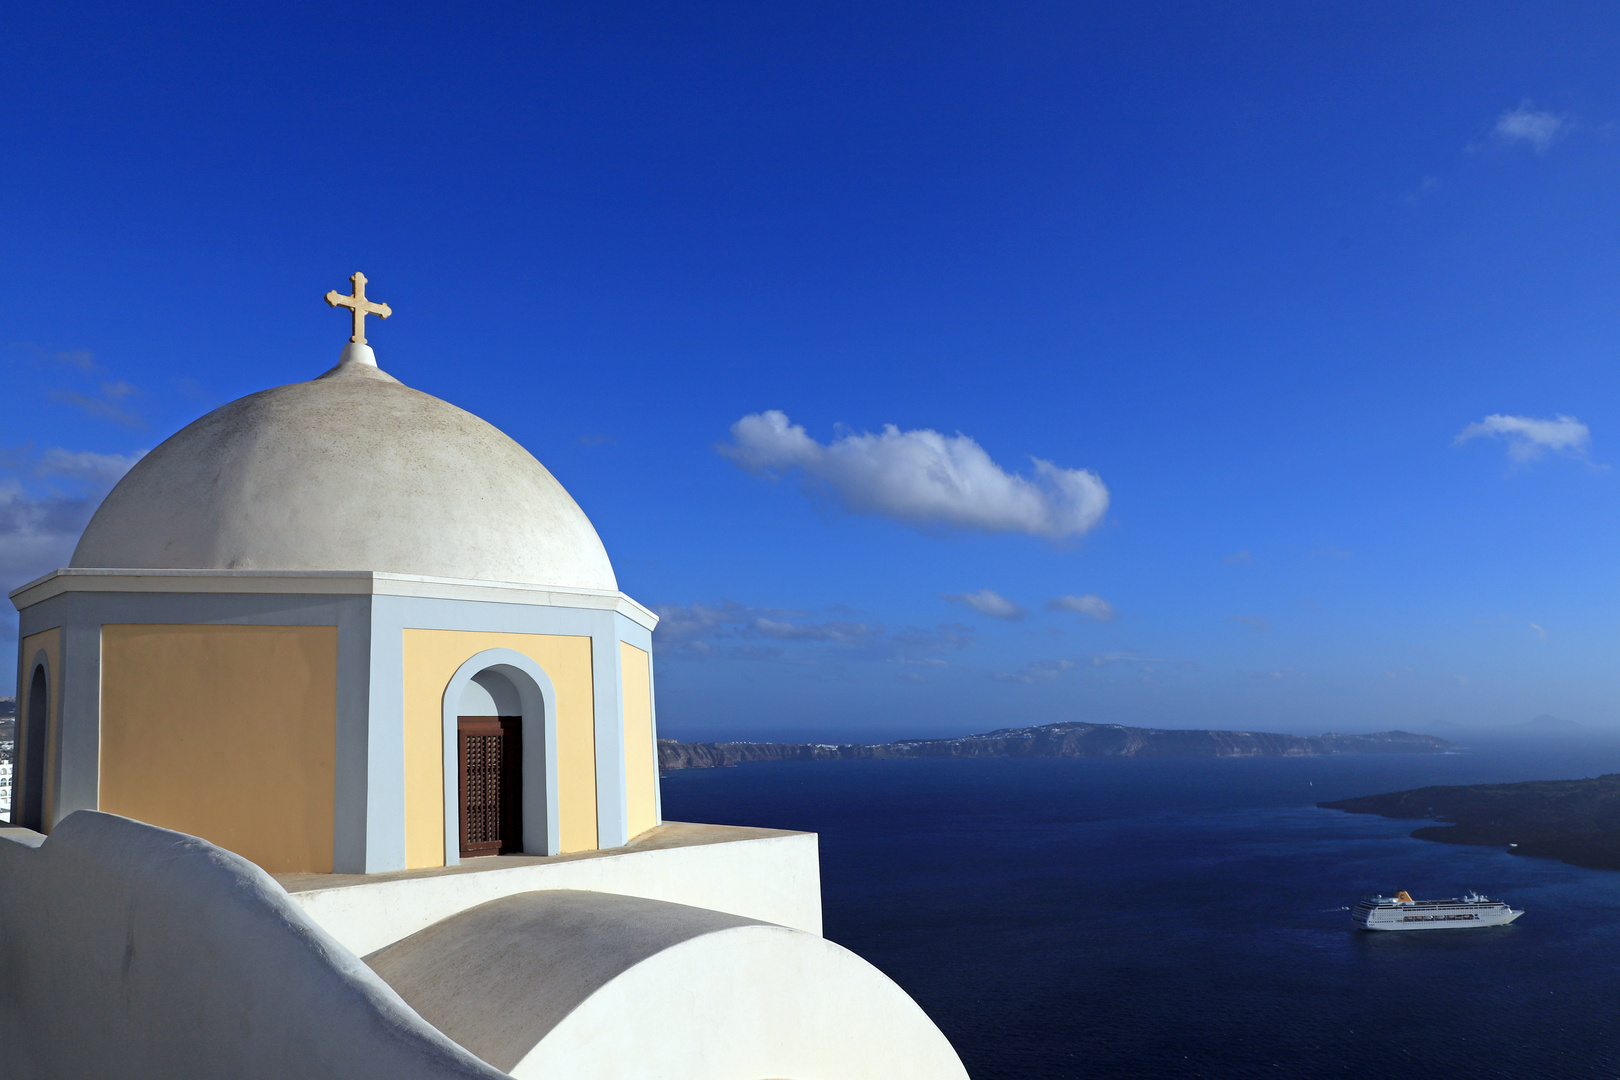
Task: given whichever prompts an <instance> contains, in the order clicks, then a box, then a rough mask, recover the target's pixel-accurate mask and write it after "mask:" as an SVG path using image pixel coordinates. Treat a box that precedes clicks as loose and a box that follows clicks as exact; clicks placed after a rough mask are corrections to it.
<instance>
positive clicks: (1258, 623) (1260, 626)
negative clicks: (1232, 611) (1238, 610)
mask: <svg viewBox="0 0 1620 1080" xmlns="http://www.w3.org/2000/svg"><path fill="white" fill-rule="evenodd" d="M1227 621H1228V622H1235V623H1241V624H1243V625H1244V626H1247V627H1248V628H1249V629H1250V630H1253V631H1254V632H1255V633H1257V634H1263V633H1265V632H1266V631H1268V630H1270V629H1271V624H1270V623H1268V622H1266V617H1265V616H1264V615H1233V616H1231V617H1230V618H1229V619H1228V620H1227Z"/></svg>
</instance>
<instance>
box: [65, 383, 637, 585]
mask: <svg viewBox="0 0 1620 1080" xmlns="http://www.w3.org/2000/svg"><path fill="white" fill-rule="evenodd" d="M71 565H72V566H74V567H105V568H144V569H226V570H255V569H256V570H375V571H381V572H386V573H396V574H418V575H425V576H431V577H445V578H465V579H475V580H485V581H510V582H521V583H526V584H538V585H556V586H565V587H572V588H584V589H607V590H614V589H617V587H618V585H617V582H616V581H615V579H614V575H613V567H612V564H611V563H610V562H609V561H608V557H607V552H606V550H605V549H604V548H603V547H602V542H601V540H600V538H598V536H597V534H596V530H595V529H594V528H593V527H592V526H591V523H590V521H589V519H587V518H586V516H585V514H584V512H583V511H582V510H581V509H580V508H579V505H578V504H577V503H575V502H574V500H573V498H572V497H571V496H570V495H569V494H568V492H567V491H565V490H564V489H563V487H562V485H561V484H559V483H558V482H557V480H556V479H555V478H554V477H553V476H552V475H551V474H550V473H549V472H547V471H546V469H545V467H544V466H542V465H541V464H540V463H539V462H538V461H536V460H535V459H534V457H533V456H532V455H531V454H530V453H529V452H528V451H527V450H525V449H524V448H523V447H521V446H519V445H518V444H517V443H516V442H514V441H513V440H512V439H510V438H508V437H507V436H506V435H505V434H503V433H502V432H501V431H499V430H497V429H496V428H495V427H493V426H492V425H490V424H488V423H486V422H485V421H483V420H480V419H479V418H478V417H476V416H474V415H472V414H471V413H469V412H466V411H464V410H462V409H458V408H456V407H455V406H454V405H451V404H449V403H447V402H444V401H441V400H439V399H438V398H435V397H432V396H431V395H428V394H424V393H422V392H420V391H417V390H412V389H411V388H410V387H407V386H404V385H402V384H400V383H399V382H397V381H395V380H394V379H393V378H392V377H390V376H388V375H386V374H384V373H383V372H381V371H378V370H377V369H376V368H373V367H370V366H368V365H365V364H357V363H346V364H341V365H339V366H338V367H337V368H334V369H333V370H332V371H330V372H328V373H327V374H325V375H323V376H321V377H320V378H318V379H315V380H312V381H310V382H303V383H294V384H291V385H289V386H280V387H276V388H274V389H271V390H264V391H261V392H260V393H257V394H251V395H249V396H247V397H245V398H241V399H240V400H237V401H233V402H231V403H230V404H228V405H225V406H222V407H221V408H218V409H215V410H214V411H213V412H211V413H209V414H208V415H207V416H204V417H202V418H201V419H199V420H197V421H195V422H194V423H192V424H190V425H188V426H187V427H185V428H183V429H182V430H181V431H179V432H178V433H176V434H175V435H173V436H171V437H170V438H169V439H167V440H165V441H164V442H163V443H162V444H161V445H160V446H158V447H157V449H155V450H153V451H152V452H151V453H150V454H148V455H146V456H145V457H144V458H142V459H141V461H140V462H138V463H137V464H136V466H135V467H134V468H133V469H131V470H130V471H129V473H128V474H127V475H126V476H125V477H124V478H123V479H122V480H120V481H119V482H118V485H117V486H116V487H115V488H113V490H112V493H111V494H109V495H108V496H107V498H106V500H105V501H104V502H103V503H102V504H101V507H100V509H98V510H97V511H96V514H95V516H94V517H93V518H91V520H90V524H89V525H88V526H87V527H86V528H85V530H84V534H83V536H82V537H81V538H80V540H79V545H78V547H77V548H76V549H75V551H74V553H73V560H72V563H71Z"/></svg>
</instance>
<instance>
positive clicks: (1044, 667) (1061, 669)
mask: <svg viewBox="0 0 1620 1080" xmlns="http://www.w3.org/2000/svg"><path fill="white" fill-rule="evenodd" d="M1077 666H1078V664H1077V663H1076V662H1075V661H1073V660H1037V661H1035V662H1034V663H1031V664H1025V665H1024V666H1023V667H1021V668H1019V669H1018V670H1017V671H995V672H991V674H990V678H992V679H994V680H995V681H996V682H1015V683H1025V684H1027V685H1028V684H1034V683H1043V682H1057V681H1058V680H1059V679H1061V678H1063V676H1065V675H1067V674H1068V673H1069V672H1071V671H1073V670H1074V669H1075V668H1076V667H1077Z"/></svg>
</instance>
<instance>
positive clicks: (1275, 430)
mask: <svg viewBox="0 0 1620 1080" xmlns="http://www.w3.org/2000/svg"><path fill="white" fill-rule="evenodd" d="M224 8H225V6H223V5H197V6H192V7H179V6H169V7H164V8H161V9H158V10H139V9H132V8H130V7H128V6H124V5H120V6H108V7H97V6H95V5H83V6H80V7H78V8H75V9H74V13H73V17H72V18H71V19H64V18H62V17H61V16H60V14H59V13H52V12H49V11H46V10H45V9H34V10H27V11H23V10H19V11H17V12H14V13H12V14H11V15H10V16H8V20H7V33H6V35H4V38H3V40H0V86H3V89H4V93H3V95H0V137H3V145H4V148H5V161H6V167H5V168H4V169H3V170H0V199H3V205H4V211H5V212H4V214H3V215H0V245H3V247H0V250H3V252H4V258H3V259H0V349H3V354H0V371H3V373H4V380H5V382H4V385H5V387H6V389H7V396H6V401H7V404H8V406H9V407H8V409H7V410H6V416H7V424H6V428H5V432H4V435H3V438H0V453H3V457H0V500H3V501H0V572H3V573H4V575H5V576H6V578H7V580H8V582H10V584H11V585H15V584H18V583H21V582H22V581H24V580H27V579H28V578H30V577H32V576H34V575H35V574H37V573H39V572H44V571H45V570H48V569H49V568H51V567H53V566H56V565H59V564H61V563H62V562H64V561H65V558H66V555H67V553H68V552H69V551H70V550H71V547H72V543H73V540H74V539H75V538H76V535H77V529H78V527H80V525H82V522H83V520H84V519H85V518H86V517H87V516H88V513H89V510H90V508H92V507H93V505H94V501H95V500H96V499H97V498H99V496H100V494H101V493H102V492H104V491H105V490H106V487H107V485H108V484H109V483H110V482H111V481H112V480H113V479H115V478H116V475H117V474H118V472H119V470H120V469H121V468H123V467H126V465H127V462H128V461H130V460H132V459H133V457H134V456H135V455H137V454H138V453H140V452H141V451H143V450H145V449H149V448H150V447H152V446H154V445H156V443H157V442H159V441H161V440H162V439H163V438H164V437H166V436H167V435H169V434H170V433H172V432H173V431H175V430H176V429H178V428H179V427H180V426H182V425H183V424H185V423H187V422H189V421H190V420H192V419H194V418H195V417H196V416H198V415H200V414H201V413H203V412H205V411H207V410H208V409H211V408H213V407H215V406H217V405H219V404H222V403H224V402H226V401H228V400H231V399H233V398H235V397H238V396H240V395H242V394H245V393H248V392H251V391H253V390H257V389H260V388H263V387H266V386H270V385H276V384H279V383H284V382H291V381H296V380H300V379H305V378H310V377H312V376H314V375H315V374H317V373H319V372H320V371H322V370H324V369H325V368H326V367H327V366H329V365H330V364H331V362H332V361H333V360H334V359H335V357H336V354H337V352H338V350H339V348H340V347H341V345H342V343H343V342H344V340H345V338H346V334H347V332H348V331H347V320H346V319H345V318H344V317H343V315H342V314H341V313H338V312H333V311H331V310H329V309H328V308H327V307H326V305H325V304H324V303H322V302H321V297H322V295H323V294H324V293H325V292H326V291H327V290H328V289H333V288H342V287H344V284H345V282H346V280H347V278H348V275H349V274H350V273H352V272H354V271H355V270H363V271H364V272H365V273H366V275H367V276H368V277H369V278H370V280H371V286H370V292H371V294H372V295H373V296H374V297H375V298H377V299H380V300H383V301H385V302H387V303H389V304H391V305H392V306H393V309H394V312H395V315H394V317H393V318H391V319H390V320H389V321H388V322H387V323H386V324H383V325H376V326H375V327H374V329H373V330H372V331H371V333H370V336H371V340H372V343H373V344H374V345H375V346H376V348H377V353H378V357H379V360H380V362H381V363H382V365H383V367H384V368H386V369H387V370H388V371H390V372H391V373H393V374H394V375H396V376H398V377H399V378H401V379H402V380H404V381H405V382H407V383H409V384H410V385H413V386H416V387H418V388H420V389H423V390H426V391H428V392H430V393H433V394H437V395H439V396H441V397H444V398H446V399H448V400H450V401H453V402H455V403H456V404H458V405H461V406H462V407H464V408H467V409H470V410H472V411H473V412H475V413H478V414H479V415H481V416H484V417H485V418H487V419H489V420H490V421H492V422H493V423H495V424H497V425H498V426H500V427H502V428H503V429H504V430H506V431H507V432H509V433H510V434H511V435H513V436H514V437H515V438H517V439H518V440H519V441H520V442H522V443H523V444H524V445H526V446H527V447H529V448H530V449H531V450H532V451H533V452H534V453H535V454H536V456H537V457H539V458H540V460H541V461H543V462H545V463H546V465H547V466H548V467H549V468H550V469H551V470H552V471H553V472H554V473H555V474H556V475H557V476H558V478H559V479H560V480H562V482H563V483H564V484H565V485H566V486H567V487H568V488H569V490H570V491H571V492H572V493H573V494H574V495H575V497H576V498H577V499H578V500H579V502H580V504H581V505H582V506H583V507H584V508H585V510H586V511H587V513H589V514H590V515H591V517H592V519H593V520H594V521H595V523H596V525H597V528H598V531H599V532H600V533H601V534H602V538H603V540H604V542H605V543H606V544H607V547H608V551H609V553H610V555H611V556H612V557H613V559H614V563H615V566H616V568H617V571H618V574H619V580H620V584H621V586H622V587H623V588H624V589H625V590H626V591H627V592H629V593H630V594H631V595H633V596H635V597H636V598H637V599H639V600H641V601H643V602H644V603H647V604H649V605H652V606H654V607H656V608H659V609H660V610H661V611H662V612H663V613H664V615H665V622H664V627H663V628H662V629H660V631H659V632H658V635H657V641H658V651H659V655H658V668H657V677H658V685H659V708H660V723H661V727H662V729H663V731H664V733H666V734H674V735H677V736H681V737H688V738H705V737H755V738H825V739H845V738H887V737H898V736H912V735H938V734H954V733H960V732H966V731H973V730H986V729H989V728H992V727H999V726H1007V725H1012V724H1023V723H1040V722H1050V721H1056V720H1066V719H1086V720H1095V721H1110V722H1122V723H1131V724H1150V725H1164V726H1182V727H1201V726H1222V727H1240V728H1256V729H1270V730H1283V731H1303V732H1319V731H1323V730H1328V729H1337V730H1351V731H1356V730H1362V731H1364V730H1377V729H1383V728H1388V727H1404V728H1409V729H1418V730H1433V731H1446V730H1459V729H1467V728H1469V727H1473V726H1499V725H1503V724H1511V723H1516V722H1519V721H1522V720H1524V719H1527V718H1529V717H1531V716H1534V715H1537V714H1541V713H1552V714H1554V715H1557V716H1560V717H1564V718H1566V719H1571V720H1576V721H1578V722H1581V723H1583V724H1590V725H1609V724H1614V723H1616V722H1617V721H1620V715H1617V713H1616V708H1615V705H1614V703H1615V701H1616V700H1617V691H1620V678H1617V665H1616V659H1617V656H1616V646H1617V645H1620V633H1617V631H1620V595H1617V594H1620V587H1617V586H1620V579H1617V574H1616V563H1615V524H1616V520H1617V518H1616V510H1617V487H1616V484H1617V483H1620V480H1617V477H1616V473H1615V466H1616V465H1617V464H1620V441H1617V440H1616V439H1615V437H1614V433H1615V432H1616V431H1617V430H1620V415H1617V405H1620V401H1617V397H1616V363H1615V361H1616V354H1617V346H1620V254H1617V253H1620V202H1617V200H1616V197H1615V192H1616V191H1617V190H1620V186H1617V182H1620V65H1616V64H1615V63H1614V55H1615V52H1616V48H1617V46H1620V13H1617V12H1616V11H1615V10H1614V9H1613V8H1612V7H1608V6H1606V5H1535V4H1476V5H1467V6H1465V7H1462V8H1458V7H1455V6H1440V5H1423V6H1414V5H1410V4H1399V5H1397V4H1384V5H1378V4H1372V5H1369V4H1364V3H1363V4H1315V5H1309V6H1305V5H1275V6H1269V7H1268V6H1265V5H1248V6H1246V7H1245V8H1243V9H1241V10H1235V11H1234V10H1226V9H1223V8H1220V7H1218V6H1215V5H1174V4H1137V5H1110V6H1088V5H1079V4H1066V5H1039V4H1017V5H1008V4H957V5H938V4H929V5H922V4H917V5H907V4H895V3H888V4H884V3H872V2H863V3H859V4H827V3H821V4H815V5H797V4H770V5H764V4H761V5H738V6H724V5H719V4H715V5H704V6H691V5H658V6H635V5H612V4H597V5H568V6H562V5H554V6H533V5H523V6H512V7H499V6H487V5H486V6H478V5H457V6H456V7H455V8H454V9H451V8H449V7H444V6H432V7H430V6H426V5H423V6H420V7H416V8H394V9H388V8H376V9H367V10H366V11H365V12H364V13H363V14H358V15H353V16H348V15H346V16H344V17H343V18H341V19H339V18H334V17H333V14H332V11H331V9H330V8H329V7H328V6H315V5H296V4H284V5H273V6H269V7H263V6H261V7H249V6H242V5H236V6H234V8H233V9H231V10H225V9H224ZM1464 436H1467V437H1464ZM1043 463H1044V464H1043ZM7 633H8V634H9V635H10V636H11V637H12V638H14V636H15V618H14V616H13V617H12V619H11V621H10V623H9V628H8V630H7Z"/></svg>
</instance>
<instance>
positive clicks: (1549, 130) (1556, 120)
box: [1491, 98, 1569, 154]
mask: <svg viewBox="0 0 1620 1080" xmlns="http://www.w3.org/2000/svg"><path fill="white" fill-rule="evenodd" d="M1568 130H1569V126H1568V124H1567V123H1566V122H1565V120H1564V118H1563V117H1562V116H1558V115H1556V114H1554V113H1550V112H1546V111H1544V110H1543V111H1537V110H1535V109H1533V108H1531V107H1530V100H1529V99H1528V98H1526V99H1525V100H1524V101H1523V102H1521V103H1520V104H1519V107H1518V108H1516V109H1508V110H1507V111H1506V112H1504V113H1503V114H1502V115H1501V116H1498V117H1497V118H1496V126H1495V127H1494V128H1492V129H1491V135H1492V136H1493V137H1494V138H1495V139H1496V141H1497V142H1500V143H1505V144H1507V145H1509V146H1516V145H1519V144H1521V143H1524V144H1528V145H1529V146H1530V148H1531V149H1532V150H1534V151H1535V152H1536V153H1538V154H1545V153H1546V152H1547V151H1548V150H1550V149H1552V144H1553V143H1555V142H1557V141H1558V139H1559V138H1560V137H1561V136H1562V135H1563V134H1564V132H1566V131H1568Z"/></svg>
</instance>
